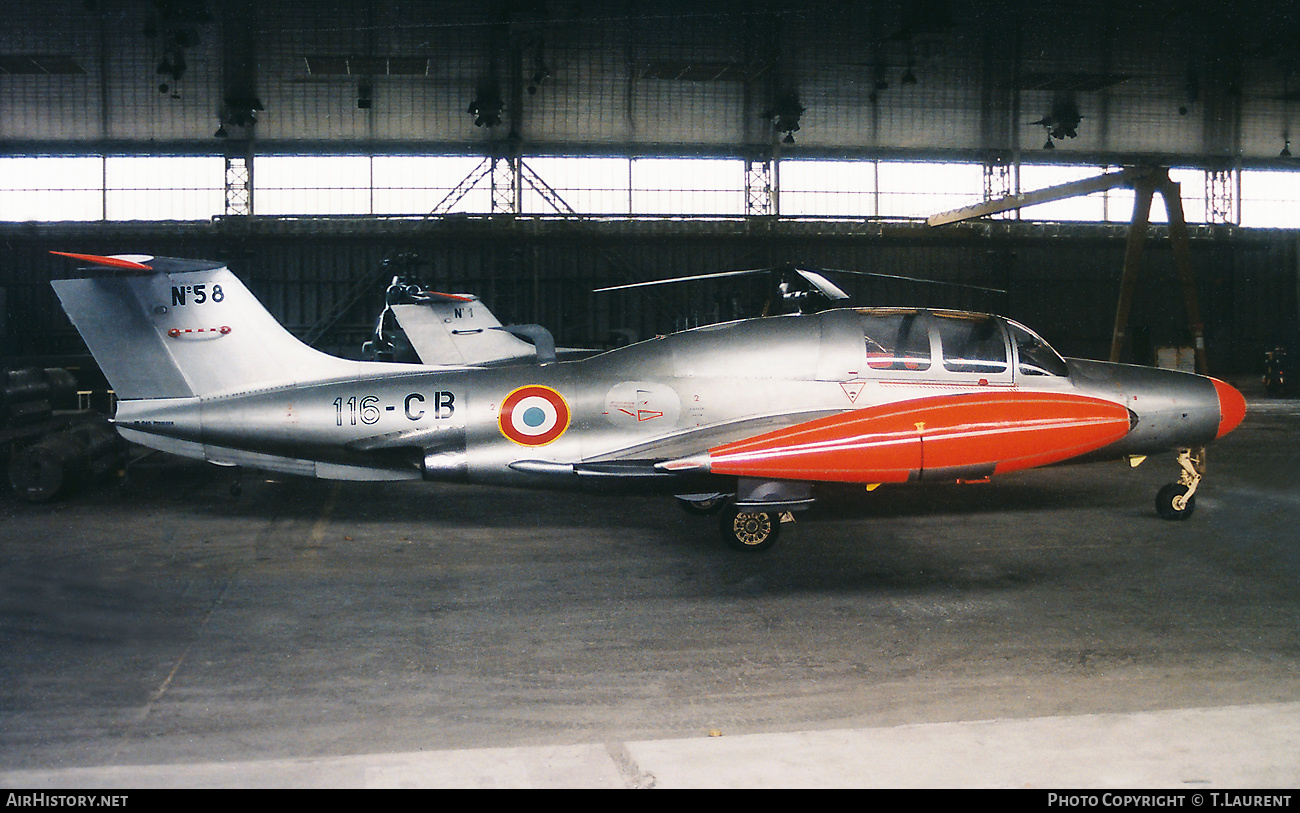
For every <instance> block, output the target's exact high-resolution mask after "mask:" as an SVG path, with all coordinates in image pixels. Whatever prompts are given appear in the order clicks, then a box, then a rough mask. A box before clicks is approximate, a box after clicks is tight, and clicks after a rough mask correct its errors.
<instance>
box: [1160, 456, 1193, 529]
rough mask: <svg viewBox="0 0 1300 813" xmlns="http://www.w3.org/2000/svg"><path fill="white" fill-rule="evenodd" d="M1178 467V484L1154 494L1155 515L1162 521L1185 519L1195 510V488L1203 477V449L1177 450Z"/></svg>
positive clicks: (1172, 484) (1171, 484) (1170, 485)
mask: <svg viewBox="0 0 1300 813" xmlns="http://www.w3.org/2000/svg"><path fill="white" fill-rule="evenodd" d="M1178 465H1179V466H1181V467H1182V472H1180V473H1179V475H1178V482H1176V483H1170V484H1169V485H1167V486H1165V487H1164V488H1162V489H1160V492H1159V493H1158V494H1156V513H1158V514H1160V516H1161V517H1163V518H1164V519H1171V520H1181V519H1187V518H1188V517H1190V516H1191V515H1192V512H1193V511H1195V510H1196V487H1197V486H1199V485H1200V484H1201V478H1202V477H1203V476H1204V475H1205V449H1204V448H1199V449H1179V450H1178Z"/></svg>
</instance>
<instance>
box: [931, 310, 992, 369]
mask: <svg viewBox="0 0 1300 813" xmlns="http://www.w3.org/2000/svg"><path fill="white" fill-rule="evenodd" d="M935 316H937V317H938V318H937V319H936V320H935V323H936V324H937V325H938V328H939V344H940V345H941V346H942V347H943V368H944V369H945V370H947V371H948V372H950V373H980V374H983V375H997V374H999V373H1005V372H1006V371H1007V343H1006V340H1005V339H1004V338H1003V336H1002V328H1001V327H999V325H998V322H997V320H996V319H994V318H993V317H991V316H983V315H973V314H960V315H957V314H935Z"/></svg>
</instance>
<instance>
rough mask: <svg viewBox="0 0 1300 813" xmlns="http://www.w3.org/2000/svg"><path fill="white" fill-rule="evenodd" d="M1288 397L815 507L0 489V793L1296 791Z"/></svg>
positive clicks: (344, 486)
mask: <svg viewBox="0 0 1300 813" xmlns="http://www.w3.org/2000/svg"><path fill="white" fill-rule="evenodd" d="M1297 438H1300V401H1294V400H1280V399H1265V398H1263V397H1257V398H1256V397H1252V398H1250V411H1249V413H1248V414H1247V417H1246V420H1245V423H1244V424H1243V425H1242V427H1241V428H1239V429H1238V430H1237V431H1236V432H1234V433H1233V434H1231V435H1229V436H1228V437H1227V438H1225V439H1224V440H1223V441H1221V442H1220V443H1219V444H1217V445H1216V446H1215V447H1213V448H1212V449H1211V451H1210V457H1209V466H1210V469H1209V476H1208V477H1207V478H1206V481H1205V482H1204V483H1203V484H1202V486H1201V490H1200V492H1199V494H1198V508H1197V511H1196V514H1195V515H1194V516H1193V517H1192V518H1191V519H1190V520H1188V521H1185V522H1168V521H1164V520H1161V519H1159V518H1158V517H1157V516H1156V514H1155V512H1154V510H1153V495H1154V494H1155V491H1156V490H1157V489H1158V488H1159V486H1160V485H1162V484H1163V483H1165V482H1168V481H1170V480H1171V479H1173V478H1174V476H1175V474H1176V472H1175V468H1176V465H1175V463H1174V461H1173V458H1172V456H1170V457H1168V458H1164V459H1161V458H1152V459H1150V460H1148V461H1146V463H1144V464H1143V465H1142V466H1140V467H1139V468H1137V469H1132V470H1130V469H1129V468H1128V467H1127V466H1125V465H1124V464H1122V463H1116V464H1092V465H1087V466H1076V467H1069V468H1059V469H1050V470H1042V471H1036V472H1029V473H1026V474H1024V475H1019V476H1014V477H1008V478H1006V479H1003V480H1001V481H995V482H993V483H990V484H985V485H970V486H934V487H924V488H910V489H905V488H893V489H891V488H884V487H882V488H881V489H878V490H877V491H875V492H873V493H870V494H865V493H863V494H858V495H855V496H854V497H853V498H852V499H848V498H847V497H839V498H836V499H832V500H830V501H829V502H827V503H825V504H822V505H821V506H820V507H818V508H816V509H814V511H813V512H811V513H810V514H809V515H808V516H806V517H803V518H801V519H800V521H799V522H798V523H796V524H795V525H793V526H789V525H787V526H786V529H785V533H784V534H783V537H782V541H781V543H780V544H779V545H778V546H777V547H776V548H774V549H773V550H771V551H768V552H767V553H763V554H757V555H753V554H749V555H747V554H742V553H736V552H733V551H730V550H728V549H727V548H725V547H724V546H723V545H722V544H721V543H720V542H719V541H717V539H716V530H715V526H714V523H713V520H712V519H711V518H699V517H693V516H689V515H687V514H686V513H685V512H683V511H680V510H679V509H678V508H677V507H676V506H675V505H674V504H673V502H672V500H671V499H669V498H659V497H644V498H642V497H631V498H629V497H613V496H610V497H605V496H588V495H581V496H574V495H563V494H552V493H531V492H517V491H506V490H492V489H485V488H477V487H457V486H444V485H431V484H421V483H415V484H409V485H407V484H403V485H397V486H394V485H386V484H357V483H330V482H323V481H308V480H299V479H293V478H288V477H283V478H258V477H253V476H251V475H250V476H246V477H245V478H244V483H243V493H242V495H241V496H239V497H234V496H232V495H231V494H230V490H229V485H230V481H229V478H228V475H227V474H225V473H223V472H221V471H220V470H216V469H212V468H208V467H204V466H199V465H191V464H187V463H184V462H180V461H176V460H168V461H166V462H163V463H157V464H153V465H144V466H140V467H138V468H137V470H136V471H135V472H134V473H133V474H132V475H131V477H130V478H129V479H128V480H127V482H126V484H125V486H123V487H119V486H117V485H112V486H107V487H104V488H101V489H99V490H95V491H91V492H88V493H83V494H81V495H79V496H77V497H74V498H72V499H68V500H65V501H62V502H57V503H52V504H39V505H32V504H27V503H22V502H18V501H17V500H15V499H13V498H12V497H6V498H4V499H3V500H2V501H0V516H2V517H3V524H2V527H3V535H2V539H0V653H3V654H2V655H0V785H3V786H5V787H9V788H69V787H81V788H88V787H98V788H111V787H118V788H121V787H213V786H218V787H364V786H372V787H373V786H407V787H438V786H457V787H465V786H470V787H477V786H489V787H538V786H550V787H718V786H743V787H760V786H768V787H775V786H876V787H908V786H919V787H937V786H961V787H994V786H996V787H1074V788H1078V787H1118V786H1129V787H1164V788H1191V789H1200V788H1207V787H1264V786H1269V787H1289V788H1294V787H1296V786H1298V785H1300V758H1298V757H1297V756H1296V755H1297V754H1300V544H1298V542H1297V538H1298V536H1300V535H1298V534H1297V527H1298V526H1300V523H1298V522H1297V520H1298V519H1300V442H1297Z"/></svg>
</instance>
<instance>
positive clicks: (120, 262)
mask: <svg viewBox="0 0 1300 813" xmlns="http://www.w3.org/2000/svg"><path fill="white" fill-rule="evenodd" d="M50 253H51V254H57V255H59V256H60V257H71V258H72V259H74V260H81V261H83V262H88V263H90V264H92V265H97V266H100V267H101V268H128V269H131V270H133V271H152V270H153V269H152V268H150V267H149V266H147V265H141V264H140V263H138V262H136V261H135V260H130V259H127V258H126V257H104V256H101V255H99V254H69V253H67V252H66V251H51V252H50ZM139 259H141V260H152V259H153V258H152V257H149V256H147V255H140V256H139Z"/></svg>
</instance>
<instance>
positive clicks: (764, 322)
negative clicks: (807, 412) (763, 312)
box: [596, 308, 1068, 383]
mask: <svg viewBox="0 0 1300 813" xmlns="http://www.w3.org/2000/svg"><path fill="white" fill-rule="evenodd" d="M738 348H744V349H746V350H749V351H752V352H748V353H739V354H738V353H736V352H735V351H736V350H737V349H738ZM599 358H600V361H598V362H596V363H598V364H599V363H611V364H614V363H617V364H619V365H620V366H621V367H622V369H624V370H625V371H626V370H629V369H633V368H635V369H638V370H639V372H638V374H640V375H676V376H685V377H701V378H702V377H717V378H747V379H763V378H770V379H784V380H800V379H818V380H826V381H850V380H853V379H861V378H879V379H899V380H904V379H912V378H916V379H920V378H924V379H925V380H927V381H929V380H940V381H941V380H944V379H952V380H954V381H980V380H982V379H988V380H989V381H1002V382H1006V383H1010V382H1011V381H1012V380H1013V379H1014V378H1015V377H1024V376H1065V375H1066V374H1067V372H1068V370H1067V367H1066V364H1065V361H1064V360H1063V359H1062V358H1061V357H1060V356H1059V355H1057V353H1056V351H1055V350H1053V349H1052V348H1051V346H1050V345H1048V344H1047V342H1045V341H1043V340H1042V339H1041V338H1039V337H1038V336H1037V335H1036V334H1035V333H1033V332H1032V331H1030V330H1029V329H1028V328H1025V327H1024V326H1022V325H1019V324H1017V323H1015V322H1012V321H1009V320H1006V319H1003V318H1001V317H998V316H992V315H988V314H981V313H967V312H964V311H939V310H918V309H902V308H858V309H845V310H831V311H823V312H821V313H818V314H816V315H808V316H781V317H771V318H768V319H748V320H744V321H740V322H729V323H725V324H718V325H709V326H708V327H703V328H696V329H695V330H688V331H685V332H683V333H676V334H673V335H671V336H667V337H663V338H661V339H656V340H651V341H647V342H641V343H640V344H636V345H632V346H630V347H624V348H620V349H618V350H614V351H611V352H609V353H607V354H605V355H604V356H603V357H599Z"/></svg>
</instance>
